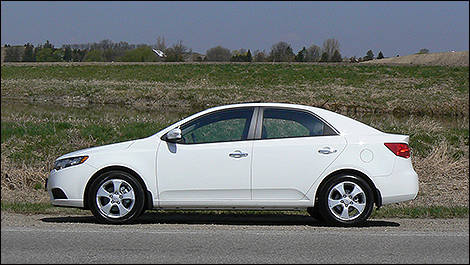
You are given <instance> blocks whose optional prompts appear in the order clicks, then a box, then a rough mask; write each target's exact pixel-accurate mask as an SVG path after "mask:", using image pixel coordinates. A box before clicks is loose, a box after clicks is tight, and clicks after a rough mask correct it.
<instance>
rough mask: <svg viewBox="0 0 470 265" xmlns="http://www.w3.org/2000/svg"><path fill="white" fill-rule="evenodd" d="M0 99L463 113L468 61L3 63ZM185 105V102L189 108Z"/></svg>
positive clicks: (192, 106) (199, 107)
mask: <svg viewBox="0 0 470 265" xmlns="http://www.w3.org/2000/svg"><path fill="white" fill-rule="evenodd" d="M1 77H2V97H7V98H22V99H27V100H30V101H37V100H43V99H44V100H48V101H55V102H57V103H63V102H64V101H66V100H70V99H75V100H81V101H84V102H87V103H99V104H102V103H105V104H118V105H132V106H136V105H141V106H140V107H142V108H147V109H155V108H157V107H158V106H164V105H166V104H174V106H176V107H182V106H184V107H185V108H186V110H189V109H196V108H197V109H203V108H205V107H207V106H216V105H221V104H227V103H235V102H244V101H256V100H262V101H274V102H292V103H301V104H307V105H314V106H319V105H322V104H323V103H325V102H328V104H325V105H324V106H323V107H325V108H327V109H332V110H335V109H336V108H343V107H346V108H351V109H356V108H360V109H361V110H366V111H379V112H387V113H393V112H397V113H416V114H423V113H427V114H439V115H463V116H468V92H469V89H468V87H469V83H468V78H469V71H468V67H441V66H370V65H312V64H269V63H265V64H149V65H113V64H108V65H73V66H64V65H49V66H45V65H26V66H14V65H8V64H6V65H3V66H2V72H1ZM188 107H189V108H188Z"/></svg>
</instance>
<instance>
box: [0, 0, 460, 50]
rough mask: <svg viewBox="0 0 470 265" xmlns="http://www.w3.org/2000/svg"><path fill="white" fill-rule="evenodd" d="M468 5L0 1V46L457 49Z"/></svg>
mask: <svg viewBox="0 0 470 265" xmlns="http://www.w3.org/2000/svg"><path fill="white" fill-rule="evenodd" d="M468 5H469V2H468V1H460V2H445V1H442V2H439V1H436V2H402V1H397V2H368V1H365V2H317V1H312V2H304V1H302V2H290V1H289V2H266V1H263V2H191V1H189V2H151V1H145V2H131V1H121V2H99V1H97V2H93V1H90V2H75V1H72V2H48V1H43V2H28V1H2V2H1V44H2V46H3V45H4V44H11V45H16V44H25V43H26V42H30V43H32V44H34V45H37V44H42V43H44V42H45V41H46V40H49V41H50V42H51V43H52V44H54V45H55V46H56V47H60V46H62V44H78V43H88V42H99V41H101V40H103V39H110V40H112V41H114V42H119V41H127V42H129V43H131V44H141V43H144V44H154V43H155V42H156V39H157V37H158V36H163V37H165V39H166V42H167V45H172V44H174V43H176V41H178V40H182V41H183V44H184V45H186V46H188V47H189V48H192V50H193V51H196V52H200V53H205V52H206V51H207V50H208V49H209V48H212V47H215V46H217V45H221V46H224V47H226V48H229V49H231V50H234V49H240V48H245V49H251V50H252V51H254V50H256V49H260V50H262V49H265V50H266V51H269V50H270V48H271V46H272V45H273V44H275V43H277V42H279V41H285V42H288V43H289V44H291V46H292V48H293V50H294V52H296V53H297V51H298V50H300V49H301V48H302V47H303V46H306V47H309V46H311V45H313V44H315V45H318V46H322V44H323V41H324V40H326V39H328V38H335V39H337V40H338V41H339V43H340V50H341V54H342V55H343V56H348V57H350V56H361V57H362V56H364V55H365V54H366V52H367V51H368V50H369V49H371V50H372V51H373V52H374V54H375V55H377V54H378V52H379V51H382V52H383V54H384V55H385V56H395V55H397V54H400V55H407V54H412V53H416V52H418V51H419V49H421V48H427V49H429V50H430V51H431V52H442V51H450V50H455V51H463V50H468V46H469V9H468Z"/></svg>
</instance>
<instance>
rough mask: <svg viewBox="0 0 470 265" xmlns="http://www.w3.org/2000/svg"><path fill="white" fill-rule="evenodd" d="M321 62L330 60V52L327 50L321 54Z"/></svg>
mask: <svg viewBox="0 0 470 265" xmlns="http://www.w3.org/2000/svg"><path fill="white" fill-rule="evenodd" d="M320 62H321V63H325V62H328V53H327V52H323V53H322V54H321V58H320Z"/></svg>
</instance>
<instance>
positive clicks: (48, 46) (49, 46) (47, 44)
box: [42, 40, 54, 50]
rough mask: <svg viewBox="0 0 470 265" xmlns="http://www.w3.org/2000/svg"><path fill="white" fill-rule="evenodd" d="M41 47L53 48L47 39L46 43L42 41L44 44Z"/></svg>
mask: <svg viewBox="0 0 470 265" xmlns="http://www.w3.org/2000/svg"><path fill="white" fill-rule="evenodd" d="M42 48H46V49H47V48H48V49H52V50H53V49H54V45H52V44H51V43H50V42H49V40H47V41H46V43H44V45H43V46H42Z"/></svg>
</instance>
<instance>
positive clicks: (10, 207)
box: [1, 202, 469, 219]
mask: <svg viewBox="0 0 470 265" xmlns="http://www.w3.org/2000/svg"><path fill="white" fill-rule="evenodd" d="M468 209H469V208H468V207H463V206H459V207H443V206H430V207H394V206H385V207H382V208H380V209H379V210H376V209H374V211H373V212H372V215H371V219H384V218H441V219H448V218H468V217H469V214H468ZM1 210H2V212H3V211H5V212H10V213H19V214H75V215H91V212H90V211H88V210H81V209H77V208H63V207H54V206H52V205H51V204H49V203H22V202H16V203H10V202H2V203H1ZM171 211H172V212H175V213H180V214H185V213H189V212H188V211H173V210H171ZM149 212H155V213H158V212H162V210H149ZM163 212H167V211H163ZM190 213H191V214H198V213H199V214H209V215H219V216H220V215H241V216H247V215H263V214H269V215H308V213H307V212H306V211H241V210H236V211H223V210H208V211H199V210H198V211H190Z"/></svg>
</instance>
